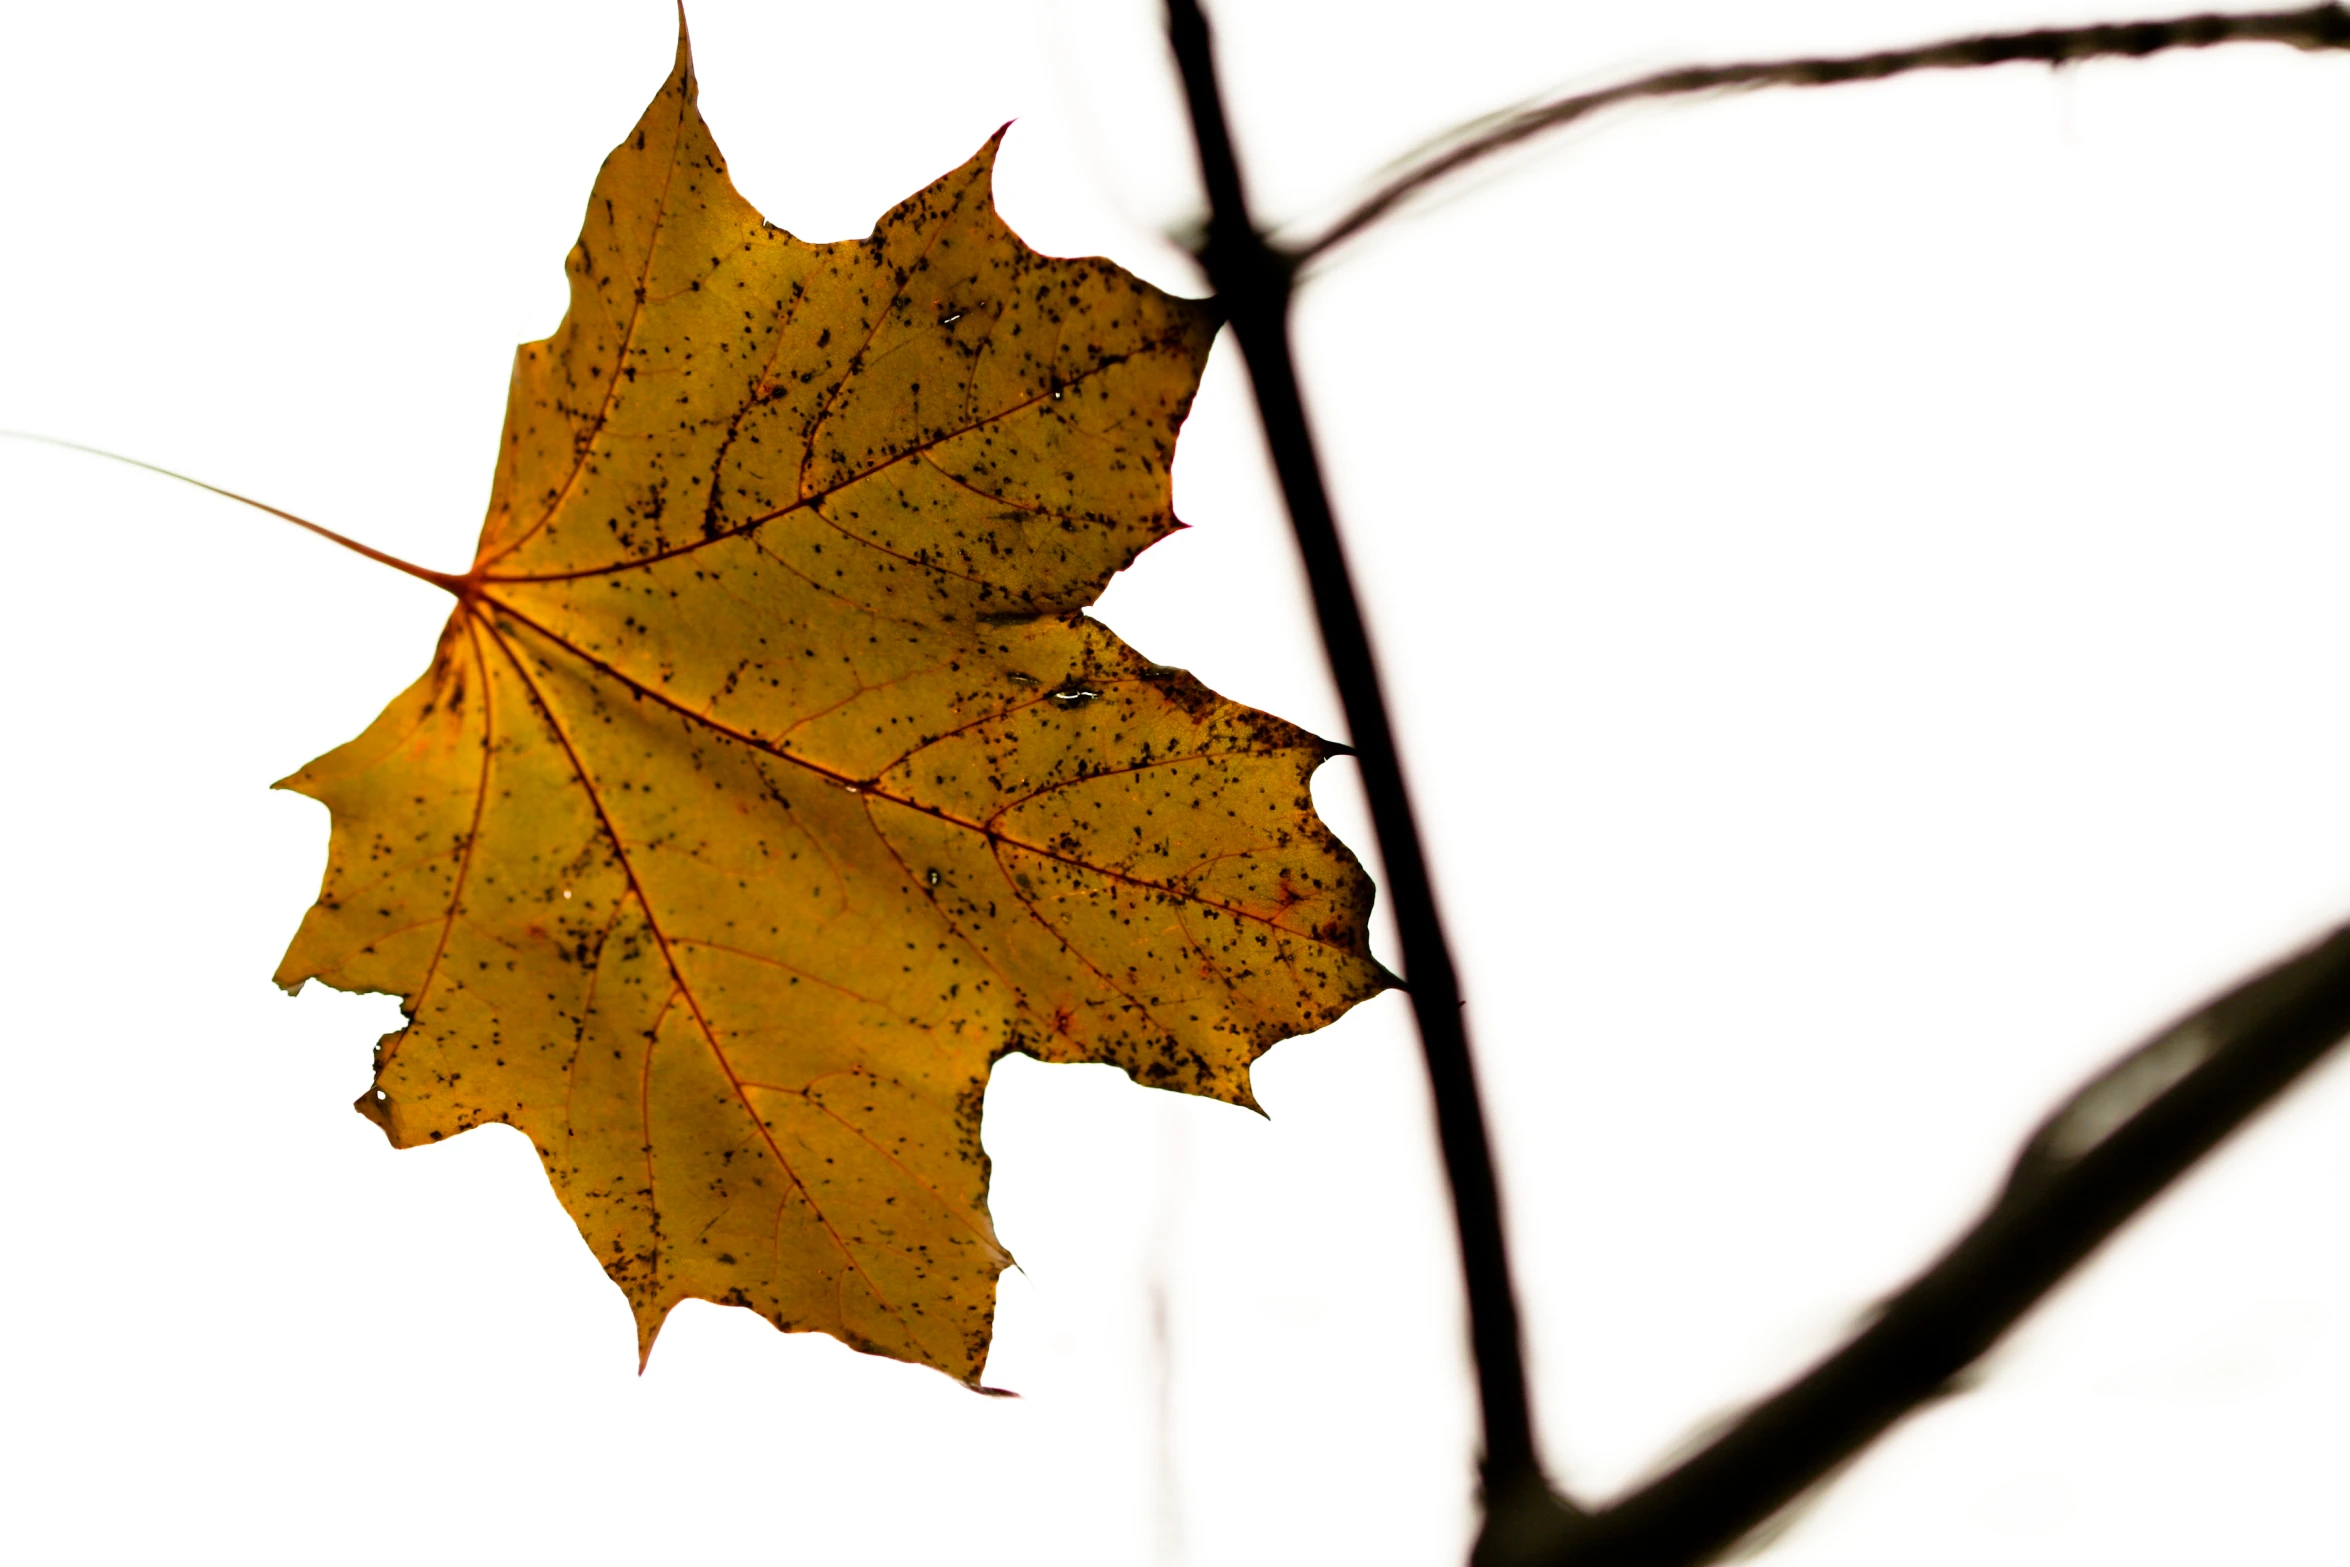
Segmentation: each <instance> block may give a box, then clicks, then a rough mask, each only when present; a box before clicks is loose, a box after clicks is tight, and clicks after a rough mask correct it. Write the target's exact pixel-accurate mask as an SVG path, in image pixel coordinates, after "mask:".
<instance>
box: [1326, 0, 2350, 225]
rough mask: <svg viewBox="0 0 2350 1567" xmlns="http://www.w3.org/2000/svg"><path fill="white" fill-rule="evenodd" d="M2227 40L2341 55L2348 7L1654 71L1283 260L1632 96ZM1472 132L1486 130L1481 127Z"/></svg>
mask: <svg viewBox="0 0 2350 1567" xmlns="http://www.w3.org/2000/svg"><path fill="white" fill-rule="evenodd" d="M2228 43H2277V44H2289V45H2291V46H2292V47H2294V48H2296V49H2305V50H2321V49H2350V9H2345V8H2344V7H2343V6H2341V5H2314V6H2310V7H2308V8H2306V9H2304V10H2298V11H2262V12H2249V13H2244V14H2239V15H2226V14H2210V13H2204V14H2199V15H2195V16H2179V17H2171V18H2168V19H2165V20H2161V21H2150V22H2107V23H2100V24H2097V25H2094V26H2088V27H2043V28H2035V29H2033V30H2031V31H2029V32H2018V33H1990V34H1984V35H1981V36H1977V37H1969V38H1956V39H1947V40H1944V41H1942V42H1940V43H1931V44H1922V45H1919V46H1917V47H1915V48H1910V49H1887V50H1881V51H1878V52H1876V53H1873V54H1855V55H1832V56H1821V57H1814V58H1802V59H1789V60H1756V61H1748V62H1745V63H1743V64H1738V65H1693V66H1683V67H1679V68H1676V69H1674V70H1669V71H1657V72H1654V73H1653V74H1651V75H1648V76H1641V77H1635V78H1634V79H1633V80H1631V81H1628V82H1623V83H1620V84H1618V85H1616V86H1614V87H1604V88H1601V89H1599V90H1598V91H1596V92H1587V93H1578V94H1576V95H1575V96H1573V97H1571V98H1560V99H1557V100H1554V101H1552V102H1550V103H1538V104H1534V105H1531V106H1529V107H1527V108H1523V109H1518V110H1514V111H1511V112H1508V113H1505V114H1502V115H1499V116H1487V117H1486V118H1484V119H1481V120H1476V121H1472V122H1471V123H1470V124H1468V125H1465V126H1462V127H1460V128H1459V129H1457V130H1455V131H1453V132H1452V133H1451V134H1450V135H1448V136H1444V137H1439V138H1437V140H1436V141H1435V142H1434V143H1432V144H1431V146H1430V148H1429V150H1427V151H1425V152H1423V153H1422V154H1421V155H1420V156H1419V157H1418V158H1417V159H1416V160H1414V161H1412V162H1410V163H1409V164H1408V165H1407V166H1406V167H1405V168H1404V170H1403V171H1402V172H1401V173H1399V174H1397V175H1395V176H1394V177H1393V178H1392V179H1390V180H1388V181H1387V182H1386V183H1385V184H1383V185H1381V186H1380V187H1379V188H1378V189H1376V190H1374V191H1373V192H1372V193H1371V194H1370V195H1368V196H1366V197H1364V198H1363V199H1362V200H1361V201H1359V202H1357V203H1356V204H1355V205H1354V206H1353V207H1352V208H1350V209H1349V210H1348V211H1347V212H1346V213H1345V214H1344V215H1342V216H1341V217H1340V218H1338V220H1337V221H1336V222H1334V223H1332V224H1331V225H1330V226H1329V227H1328V228H1326V229H1324V230H1323V231H1322V232H1321V233H1320V234H1318V235H1316V236H1315V237H1314V238H1312V239H1311V240H1308V241H1307V242H1306V243H1304V244H1303V245H1300V246H1298V247H1296V248H1295V249H1293V250H1291V251H1290V252H1289V255H1290V259H1291V262H1292V264H1293V265H1302V264H1303V263H1305V262H1306V261H1309V260H1311V259H1313V258H1314V257H1316V256H1319V255H1321V254H1322V253H1323V252H1324V251H1327V250H1329V249H1330V248H1331V247H1332V246H1335V245H1337V244H1339V243H1340V242H1342V241H1344V240H1348V239H1351V238H1353V237H1354V236H1355V235H1357V234H1359V233H1361V232H1362V231H1363V230H1364V229H1367V228H1369V227H1370V226H1371V225H1372V224H1373V223H1376V222H1378V221H1379V220H1380V219H1381V218H1384V217H1386V216H1387V215H1389V214H1390V213H1392V212H1393V211H1394V210H1395V209H1396V207H1397V206H1398V205H1399V204H1401V203H1402V202H1403V201H1404V199H1405V198H1406V197H1408V196H1410V195H1412V194H1413V193H1415V192H1417V191H1420V190H1422V189H1425V188H1426V187H1427V186H1429V185H1432V184H1435V183H1436V182H1437V181H1439V180H1442V179H1445V178H1448V177H1449V176H1451V175H1454V174H1458V173H1460V172H1461V171H1462V170H1464V169H1466V168H1468V167H1470V166H1471V165H1472V164H1475V163H1479V162H1481V161H1483V160H1484V159H1486V158H1489V157H1491V156H1493V155H1494V154H1495V153H1497V152H1502V151H1505V150H1507V149H1509V148H1511V147H1515V146H1517V145H1518V144H1519V143H1520V142H1524V141H1528V140H1531V139H1532V138H1534V137H1536V136H1539V135H1541V134H1542V133H1544V132H1545V131H1554V130H1559V129H1562V128H1563V127H1565V126H1568V125H1572V124H1574V123H1575V122H1576V121H1578V120H1581V119H1584V118H1586V117H1588V116H1590V115H1593V114H1596V113H1598V112H1599V111H1600V110H1602V109H1612V108H1614V107H1616V106H1617V105H1619V104H1625V103H1631V102H1634V101H1635V100H1638V99H1644V98H1670V97H1680V96H1685V95H1688V94H1691V93H1710V92H1728V91H1741V90H1745V89H1750V88H1755V87H1831V86H1836V85H1838V84H1840V83H1844V82H1874V81H1882V80H1884V79H1885V78H1887V77H1889V76H1900V75H1904V74H1906V73H1907V72H1910V71H1945V70H1966V69H1972V68H1975V67H1979V66H1989V65H2009V64H2014V63H2016V62H2019V61H2029V62H2037V63H2040V64H2044V65H2069V64H2071V63H2073V62H2075V61H2079V60H2091V59H2097V58H2100V57H2121V58H2126V59H2141V58H2143V57H2145V56H2147V55H2151V54H2160V53H2162V52H2164V51H2165V50H2170V49H2208V48H2211V47H2212V46H2214V45H2216V44H2228ZM1480 126H1483V127H1486V128H1485V129H1482V130H1480V129H1478V127H1480ZM1462 138H1465V139H1462ZM1448 143H1449V144H1450V145H1447V144H1448Z"/></svg>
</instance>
